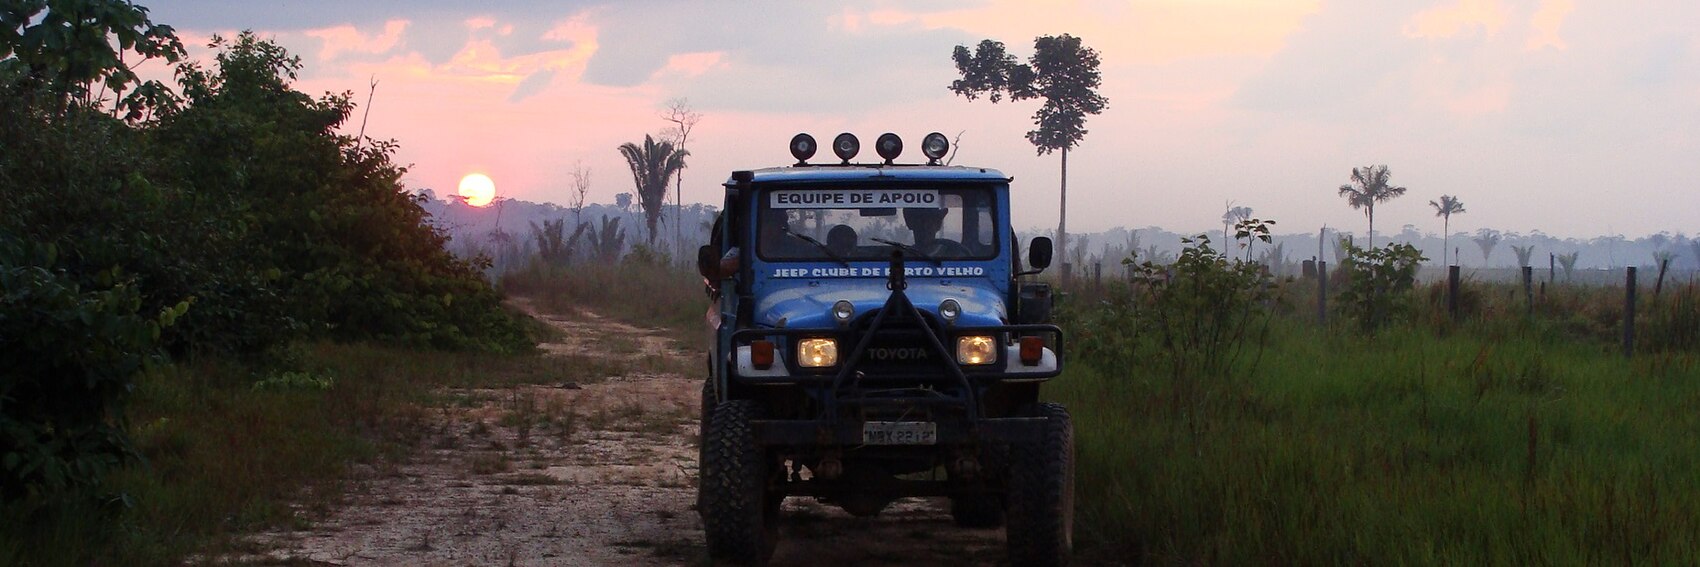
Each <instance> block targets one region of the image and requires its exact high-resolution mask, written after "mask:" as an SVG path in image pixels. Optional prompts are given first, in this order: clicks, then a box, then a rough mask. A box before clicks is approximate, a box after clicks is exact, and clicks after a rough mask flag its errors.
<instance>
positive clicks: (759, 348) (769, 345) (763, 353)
mask: <svg viewBox="0 0 1700 567" xmlns="http://www.w3.org/2000/svg"><path fill="white" fill-rule="evenodd" d="M750 364H753V365H755V367H756V369H757V370H767V369H769V368H773V341H753V342H751V343H750Z"/></svg>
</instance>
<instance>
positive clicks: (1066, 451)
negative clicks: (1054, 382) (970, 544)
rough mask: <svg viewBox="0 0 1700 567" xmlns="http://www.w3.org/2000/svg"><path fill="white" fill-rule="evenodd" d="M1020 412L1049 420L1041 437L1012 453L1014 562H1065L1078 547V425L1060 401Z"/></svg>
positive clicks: (1010, 531)
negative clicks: (1076, 520) (1074, 423)
mask: <svg viewBox="0 0 1700 567" xmlns="http://www.w3.org/2000/svg"><path fill="white" fill-rule="evenodd" d="M1022 413H1023V415H1026V416H1028V417H1043V418H1045V425H1044V434H1043V435H1042V436H1041V438H1040V439H1038V440H1037V441H1030V442H1026V443H1023V444H1021V445H1018V450H1016V451H1013V452H1012V454H1011V462H1010V467H1009V472H1010V478H1009V510H1008V514H1009V516H1008V521H1007V523H1006V530H1007V531H1006V534H1007V539H1008V541H1009V560H1010V564H1012V565H1067V564H1068V558H1069V553H1070V552H1072V551H1073V549H1074V425H1073V424H1072V423H1071V422H1070V421H1069V417H1068V409H1066V408H1064V407H1063V406H1062V405H1060V404H1053V403H1039V404H1034V405H1032V406H1028V408H1027V410H1026V411H1024V412H1022Z"/></svg>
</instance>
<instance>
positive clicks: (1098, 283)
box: [1092, 262, 1104, 287]
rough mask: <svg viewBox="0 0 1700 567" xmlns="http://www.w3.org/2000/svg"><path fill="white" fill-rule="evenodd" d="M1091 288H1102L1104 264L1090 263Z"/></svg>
mask: <svg viewBox="0 0 1700 567" xmlns="http://www.w3.org/2000/svg"><path fill="white" fill-rule="evenodd" d="M1092 287H1104V263H1103V262H1093V263H1092Z"/></svg>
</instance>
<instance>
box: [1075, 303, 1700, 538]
mask: <svg viewBox="0 0 1700 567" xmlns="http://www.w3.org/2000/svg"><path fill="white" fill-rule="evenodd" d="M1275 325H1276V328H1275V330H1274V332H1272V333H1271V336H1272V340H1271V344H1270V345H1269V346H1268V351H1267V352H1266V353H1265V356H1264V358H1263V364H1262V366H1261V367H1260V368H1258V369H1257V371H1256V372H1255V373H1253V374H1251V375H1249V376H1248V377H1245V378H1242V379H1238V380H1235V381H1233V382H1231V383H1212V384H1204V385H1201V386H1200V391H1199V394H1198V395H1197V396H1196V397H1195V398H1194V400H1195V403H1188V404H1182V405H1180V406H1179V407H1177V406H1176V405H1175V404H1174V403H1173V400H1174V399H1175V393H1176V391H1175V385H1174V384H1173V383H1172V382H1171V381H1170V380H1169V379H1168V378H1167V377H1166V376H1164V375H1158V374H1154V373H1152V372H1151V371H1150V370H1148V369H1149V368H1150V367H1151V366H1150V365H1126V364H1125V363H1121V364H1120V365H1119V367H1118V363H1114V362H1111V361H1078V360H1077V361H1073V362H1075V364H1074V366H1072V368H1071V369H1070V370H1069V371H1068V372H1067V373H1066V374H1065V375H1064V376H1062V377H1061V378H1059V379H1058V380H1056V381H1054V382H1053V383H1052V385H1051V387H1050V388H1049V390H1048V392H1049V395H1050V396H1052V397H1054V398H1056V399H1058V400H1059V401H1062V402H1064V403H1066V404H1068V405H1069V407H1070V409H1071V410H1072V411H1073V413H1074V416H1075V424H1076V428H1077V440H1078V441H1077V442H1078V443H1079V445H1078V451H1079V465H1078V475H1079V483H1078V485H1079V491H1080V492H1079V496H1078V500H1077V502H1079V503H1080V504H1081V508H1080V510H1079V513H1080V521H1079V522H1078V523H1077V525H1078V526H1079V529H1080V531H1081V537H1082V539H1083V540H1084V543H1085V544H1086V545H1087V546H1088V547H1095V548H1097V549H1098V551H1100V552H1108V553H1109V554H1110V555H1114V556H1139V557H1143V558H1145V559H1147V560H1148V561H1149V562H1151V563H1155V564H1178V563H1198V562H1203V563H1225V564H1247V563H1252V564H1271V563H1273V564H1337V563H1360V562H1368V563H1377V564H1382V563H1386V564H1406V563H1421V564H1430V563H1448V564H1464V565H1474V564H1530V563H1539V564H1545V563H1571V562H1579V563H1624V562H1652V563H1677V564H1693V563H1695V562H1697V561H1700V547H1697V544H1696V542H1697V541H1700V506H1697V505H1700V475H1695V474H1694V473H1693V471H1695V470H1696V466H1697V465H1700V436H1695V435H1693V433H1692V432H1693V431H1695V429H1696V427H1697V426H1700V412H1695V411H1694V408H1695V407H1696V404H1697V402H1700V370H1697V368H1700V366H1697V364H1696V359H1695V357H1694V356H1693V354H1692V353H1690V354H1673V355H1658V356H1646V357H1641V358H1637V359H1635V360H1634V361H1626V360H1624V359H1623V358H1621V357H1620V356H1613V355H1612V354H1611V351H1610V350H1609V349H1602V348H1601V347H1600V346H1599V345H1596V344H1590V343H1584V342H1577V341H1568V340H1553V339H1552V338H1551V337H1548V336H1544V335H1542V334H1540V333H1535V332H1529V333H1515V332H1513V333H1510V334H1506V333H1504V332H1503V331H1502V330H1497V329H1495V330H1492V331H1491V332H1488V333H1482V332H1477V331H1475V330H1471V329H1466V330H1464V331H1462V332H1457V333H1452V334H1450V335H1449V336H1446V337H1440V336H1437V335H1436V334H1434V333H1431V332H1427V331H1423V330H1418V329H1417V328H1413V327H1406V328H1403V329H1395V330H1392V331H1389V332H1384V333H1382V334H1380V335H1378V336H1375V337H1373V338H1366V337H1363V336H1360V335H1357V334H1355V333H1352V332H1348V331H1343V330H1328V329H1321V328H1316V327H1314V326H1312V325H1308V324H1297V323H1292V322H1284V321H1277V322H1276V323H1275ZM1488 327H1492V326H1491V325H1489V326H1488ZM1490 335H1491V336H1490ZM1105 362H1110V363H1109V364H1104V363H1105Z"/></svg>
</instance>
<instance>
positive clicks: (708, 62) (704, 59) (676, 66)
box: [656, 51, 727, 77]
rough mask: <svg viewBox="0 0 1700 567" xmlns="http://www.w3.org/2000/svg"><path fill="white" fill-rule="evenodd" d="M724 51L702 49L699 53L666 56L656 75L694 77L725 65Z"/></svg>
mask: <svg viewBox="0 0 1700 567" xmlns="http://www.w3.org/2000/svg"><path fill="white" fill-rule="evenodd" d="M725 59H726V52H724V51H704V52H699V53H679V54H675V55H673V56H672V57H668V58H667V65H666V66H664V67H662V68H661V70H660V71H657V72H656V75H668V74H671V75H683V76H686V77H695V76H698V75H701V74H703V73H707V72H709V71H712V70H714V69H716V68H724V67H726V66H727V63H726V62H725Z"/></svg>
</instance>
